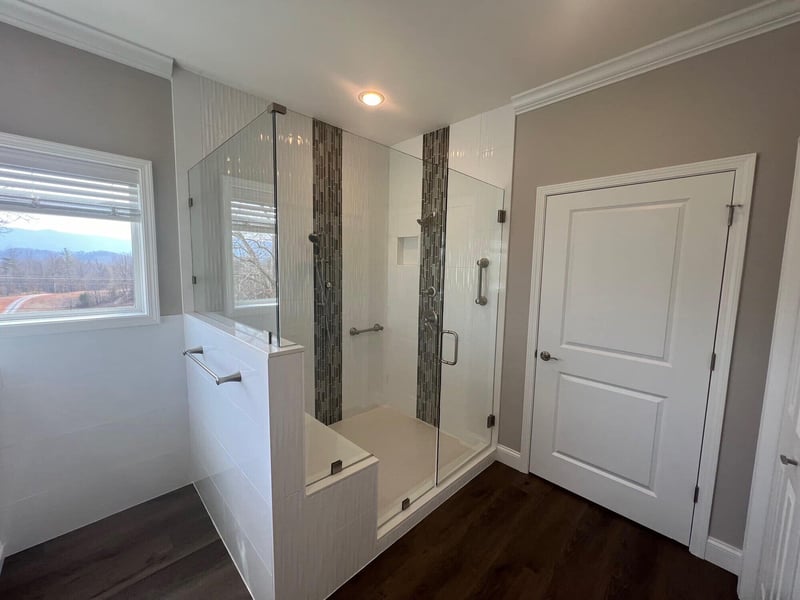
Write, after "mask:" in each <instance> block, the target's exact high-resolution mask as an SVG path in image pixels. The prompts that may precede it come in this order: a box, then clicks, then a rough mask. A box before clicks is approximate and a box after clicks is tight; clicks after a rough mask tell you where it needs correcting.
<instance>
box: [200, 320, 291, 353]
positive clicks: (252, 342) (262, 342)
mask: <svg viewBox="0 0 800 600" xmlns="http://www.w3.org/2000/svg"><path fill="white" fill-rule="evenodd" d="M184 314H185V315H186V317H187V318H190V319H196V320H197V321H200V322H202V323H204V324H205V325H208V326H210V327H213V328H214V329H217V330H219V331H221V332H222V333H225V334H227V335H229V336H231V337H234V338H236V339H237V340H239V341H241V342H244V343H245V344H247V345H248V346H251V347H252V348H255V349H256V350H259V351H261V352H263V353H264V354H267V355H269V357H272V356H284V355H286V354H295V353H297V352H303V351H304V350H305V348H304V347H303V346H301V345H299V344H294V343H292V344H291V345H289V346H276V345H275V344H274V343H273V344H270V343H269V337H268V336H267V334H266V333H264V332H263V331H259V330H257V329H253V328H252V327H248V326H247V325H243V324H241V323H237V322H236V321H234V320H232V319H228V318H227V317H223V316H221V315H217V316H214V317H209V316H207V315H204V314H202V313H197V312H192V313H184Z"/></svg>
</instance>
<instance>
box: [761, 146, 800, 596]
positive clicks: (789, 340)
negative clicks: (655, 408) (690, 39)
mask: <svg viewBox="0 0 800 600" xmlns="http://www.w3.org/2000/svg"><path fill="white" fill-rule="evenodd" d="M797 161H798V162H797V165H798V169H797V172H796V173H795V191H794V197H793V198H792V207H791V210H790V216H789V227H788V231H787V234H786V245H785V246H784V256H783V267H782V269H781V284H780V298H779V300H778V310H777V316H776V321H775V330H774V339H773V342H772V351H771V353H770V365H769V375H768V384H767V396H766V397H765V399H764V402H765V404H768V403H770V402H771V400H772V395H773V394H774V395H775V398H776V399H778V401H781V400H782V403H783V406H782V412H781V419H780V433H779V436H778V448H777V450H778V452H777V454H778V455H777V456H776V457H775V463H774V465H775V471H774V474H773V476H772V487H771V489H770V497H769V512H768V517H767V526H766V530H765V531H764V532H763V538H762V539H763V545H762V547H761V564H760V566H759V569H758V579H757V581H758V586H757V595H756V597H757V598H761V599H763V600H784V599H786V600H790V599H791V600H795V599H798V598H800V514H798V512H799V511H800V508H798V506H797V501H798V493H800V473H798V471H799V470H800V466H798V461H800V287H798V272H797V266H798V257H799V256H800V205H798V199H800V194H799V193H798V192H800V150H799V151H798V159H797ZM765 410H766V409H765ZM763 431H764V430H763V423H762V432H763ZM755 483H756V480H755V479H754V484H755ZM759 492H761V490H755V491H754V493H755V494H758V493H759ZM751 506H752V503H751Z"/></svg>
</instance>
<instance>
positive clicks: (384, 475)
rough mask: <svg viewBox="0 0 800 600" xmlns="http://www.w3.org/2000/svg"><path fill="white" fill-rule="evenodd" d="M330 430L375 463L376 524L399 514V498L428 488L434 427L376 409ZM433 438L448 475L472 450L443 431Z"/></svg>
mask: <svg viewBox="0 0 800 600" xmlns="http://www.w3.org/2000/svg"><path fill="white" fill-rule="evenodd" d="M330 427H331V429H333V430H334V431H336V432H337V433H339V434H341V435H342V436H344V437H346V438H347V439H348V440H350V441H351V442H353V443H354V444H356V445H358V446H359V447H361V448H363V449H364V450H366V451H367V452H370V453H371V454H373V455H374V456H375V457H376V458H377V459H378V461H379V463H378V516H379V520H380V522H384V521H385V520H386V519H387V518H388V517H390V516H391V515H393V514H396V513H397V512H399V511H400V504H401V502H402V501H403V499H404V498H408V497H411V498H412V499H413V498H414V497H415V496H417V495H419V494H420V493H422V492H424V491H425V490H427V489H429V488H430V487H432V486H433V483H434V478H435V473H436V438H437V430H436V428H435V427H432V426H431V425H428V424H427V423H425V422H423V421H420V420H419V419H416V418H414V417H410V416H408V415H406V414H404V413H402V412H400V411H399V410H396V409H394V408H392V407H390V406H377V407H375V408H372V409H369V410H366V411H364V412H362V413H359V414H357V415H354V416H352V417H347V418H346V419H343V420H341V421H339V422H338V423H334V424H333V425H331V426H330ZM438 434H439V464H440V465H441V467H442V468H441V469H440V470H441V472H442V473H449V472H451V471H452V468H453V467H454V465H456V464H459V463H461V462H463V461H466V460H467V458H469V457H470V456H471V455H472V454H474V453H475V451H476V449H475V448H471V447H470V446H468V445H466V444H465V443H463V442H462V441H461V440H459V439H458V438H456V437H453V436H452V435H449V434H447V433H445V432H443V431H440V432H438Z"/></svg>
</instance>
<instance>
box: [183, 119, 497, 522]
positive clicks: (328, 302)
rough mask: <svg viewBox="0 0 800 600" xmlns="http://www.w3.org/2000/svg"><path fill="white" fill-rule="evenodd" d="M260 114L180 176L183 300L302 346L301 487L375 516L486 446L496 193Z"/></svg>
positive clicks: (429, 165)
mask: <svg viewBox="0 0 800 600" xmlns="http://www.w3.org/2000/svg"><path fill="white" fill-rule="evenodd" d="M447 137H448V130H447V129H442V130H438V131H436V132H431V133H430V134H427V135H426V136H424V139H423V143H422V158H419V157H415V156H411V155H409V154H405V153H403V152H400V151H398V150H396V149H393V148H389V147H386V146H383V145H381V144H378V143H375V142H372V141H370V140H367V139H365V138H362V137H359V136H356V135H353V134H350V133H347V132H344V131H342V130H340V129H338V128H336V127H333V126H331V125H329V124H326V123H323V122H321V121H316V120H314V119H311V118H309V117H306V116H304V115H300V114H297V113H293V112H291V111H285V110H284V109H283V108H282V107H279V106H273V107H271V109H270V110H268V111H267V112H265V113H263V114H262V115H260V116H259V117H257V118H256V119H255V120H254V121H252V122H251V123H250V124H249V125H247V126H246V127H245V128H243V129H242V130H241V131H239V132H238V133H237V134H236V135H235V136H233V137H232V138H231V139H229V140H228V141H227V142H226V143H225V144H223V145H222V146H221V147H219V148H218V149H217V150H216V151H214V152H213V153H212V154H211V155H209V156H208V157H207V158H206V159H204V160H203V161H202V162H201V163H199V164H198V165H196V166H195V167H194V168H192V169H191V171H190V173H189V179H190V195H191V197H192V209H191V231H192V254H193V283H194V286H193V288H194V303H195V304H194V305H195V310H196V311H197V312H201V313H205V314H207V315H211V316H214V317H216V318H218V319H224V320H229V321H231V322H234V323H236V324H238V325H237V326H239V327H242V328H243V329H246V328H254V329H256V330H259V331H269V332H271V334H272V339H273V343H275V344H279V345H282V346H287V345H296V344H299V345H302V346H303V347H304V348H305V358H304V360H305V363H304V365H305V369H304V388H305V411H306V414H307V416H306V444H305V447H306V481H307V484H309V485H311V484H313V483H315V482H318V481H320V480H322V479H324V478H326V477H329V476H331V475H332V474H336V473H337V472H339V471H340V470H345V469H347V468H348V467H350V466H352V465H354V464H355V463H358V462H359V461H362V460H364V459H365V458H367V457H369V456H370V455H374V456H375V457H377V458H378V460H379V466H378V469H379V484H378V495H379V498H378V507H379V515H380V516H379V521H380V522H386V521H387V520H388V519H390V518H392V517H393V516H394V515H396V514H398V513H400V512H401V511H403V510H404V509H406V508H408V507H409V506H410V505H412V504H413V503H414V501H415V500H416V499H418V498H419V497H420V496H421V495H423V494H424V493H426V492H427V491H429V490H430V489H432V488H433V487H435V486H436V485H438V484H440V483H441V482H443V481H444V480H445V479H446V478H447V477H449V476H450V475H452V474H453V473H454V472H455V471H457V470H458V469H459V468H460V467H462V466H463V465H465V464H466V463H467V462H468V461H470V460H471V459H472V458H473V457H475V456H476V455H477V454H478V453H480V452H481V451H482V450H485V449H486V448H487V447H488V446H489V445H490V443H491V439H492V436H491V434H492V427H493V426H494V416H493V413H494V410H493V407H494V399H495V396H496V390H495V363H496V356H495V350H496V335H497V325H498V323H497V319H498V308H499V307H498V293H499V288H500V284H501V280H500V264H501V256H502V253H503V248H502V239H503V235H502V234H503V229H502V228H503V227H504V225H503V221H504V219H503V215H504V213H503V203H504V198H503V190H502V189H500V188H497V187H494V186H492V185H489V184H487V183H484V182H482V181H479V180H477V179H474V178H472V177H469V176H467V175H464V174H462V173H458V172H456V171H453V170H452V169H448V167H447V159H448V139H447Z"/></svg>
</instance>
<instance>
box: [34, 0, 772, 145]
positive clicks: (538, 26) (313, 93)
mask: <svg viewBox="0 0 800 600" xmlns="http://www.w3.org/2000/svg"><path fill="white" fill-rule="evenodd" d="M756 3H757V2H756V1H754V0H494V1H490V0H391V1H390V0H136V1H134V2H132V1H130V0H104V1H102V2H99V1H98V0H33V1H31V2H30V4H34V5H37V6H40V7H44V8H47V9H49V10H52V11H53V12H56V13H58V14H61V15H64V16H67V17H70V18H72V19H74V20H76V21H79V22H81V23H84V24H87V25H91V26H92V27H95V28H97V29H100V30H101V31H104V32H107V33H110V34H113V35H115V36H118V37H120V38H123V39H125V40H128V41H131V42H134V43H136V44H139V45H141V46H144V47H146V48H149V49H151V50H155V51H157V52H160V53H162V54H166V55H168V56H170V57H173V58H175V59H176V61H177V62H178V64H179V65H181V66H182V67H184V68H186V69H189V70H192V71H195V72H198V73H201V74H204V75H206V76H208V77H211V78H213V79H216V80H218V81H221V82H224V83H228V84H230V85H233V86H236V87H239V88H242V89H245V90H247V91H250V92H253V93H255V94H258V95H260V96H263V97H264V98H267V99H269V100H272V101H276V102H280V103H281V104H285V105H286V106H288V107H289V108H290V109H292V110H296V111H299V112H303V113H306V114H308V115H312V116H315V117H318V118H321V119H324V120H326V121H328V122H330V123H334V124H336V125H339V126H341V127H343V128H345V129H348V130H350V131H353V132H355V133H358V134H361V135H364V136H367V137H369V138H372V139H375V140H378V141H380V142H383V143H386V144H392V143H395V142H397V141H400V140H404V139H407V138H410V137H413V136H415V135H417V134H419V133H422V132H425V131H429V130H431V129H434V128H436V127H440V126H443V125H446V124H448V123H453V122H455V121H458V120H461V119H463V118H466V117H469V116H472V115H474V114H477V113H479V112H483V111H485V110H488V109H490V108H494V107H497V106H500V105H503V104H506V103H508V102H509V99H510V97H511V96H512V95H513V94H516V93H519V92H522V91H525V90H528V89H530V88H533V87H536V86H538V85H541V84H544V83H547V82H549V81H552V80H554V79H558V78H560V77H563V76H565V75H569V74H571V73H574V72H575V71H578V70H580V69H583V68H586V67H589V66H592V65H595V64H597V63H600V62H603V61H605V60H608V59H610V58H613V57H615V56H618V55H620V54H623V53H625V52H629V51H631V50H635V49H637V48H640V47H642V46H645V45H647V44H650V43H652V42H655V41H657V40H660V39H662V38H665V37H667V36H670V35H673V34H675V33H678V32H680V31H683V30H685V29H689V28H691V27H694V26H696V25H699V24H701V23H705V22H707V21H710V20H712V19H715V18H718V17H721V16H723V15H725V14H728V13H731V12H734V11H736V10H739V9H741V8H744V7H746V6H750V5H753V4H756ZM368 88H374V89H378V90H380V91H382V92H384V93H385V94H386V96H387V98H388V101H387V102H386V104H385V105H384V106H382V107H380V108H378V109H366V108H364V107H363V106H361V105H360V104H359V103H358V102H357V101H356V95H357V94H358V92H359V91H361V90H363V89H368Z"/></svg>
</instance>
